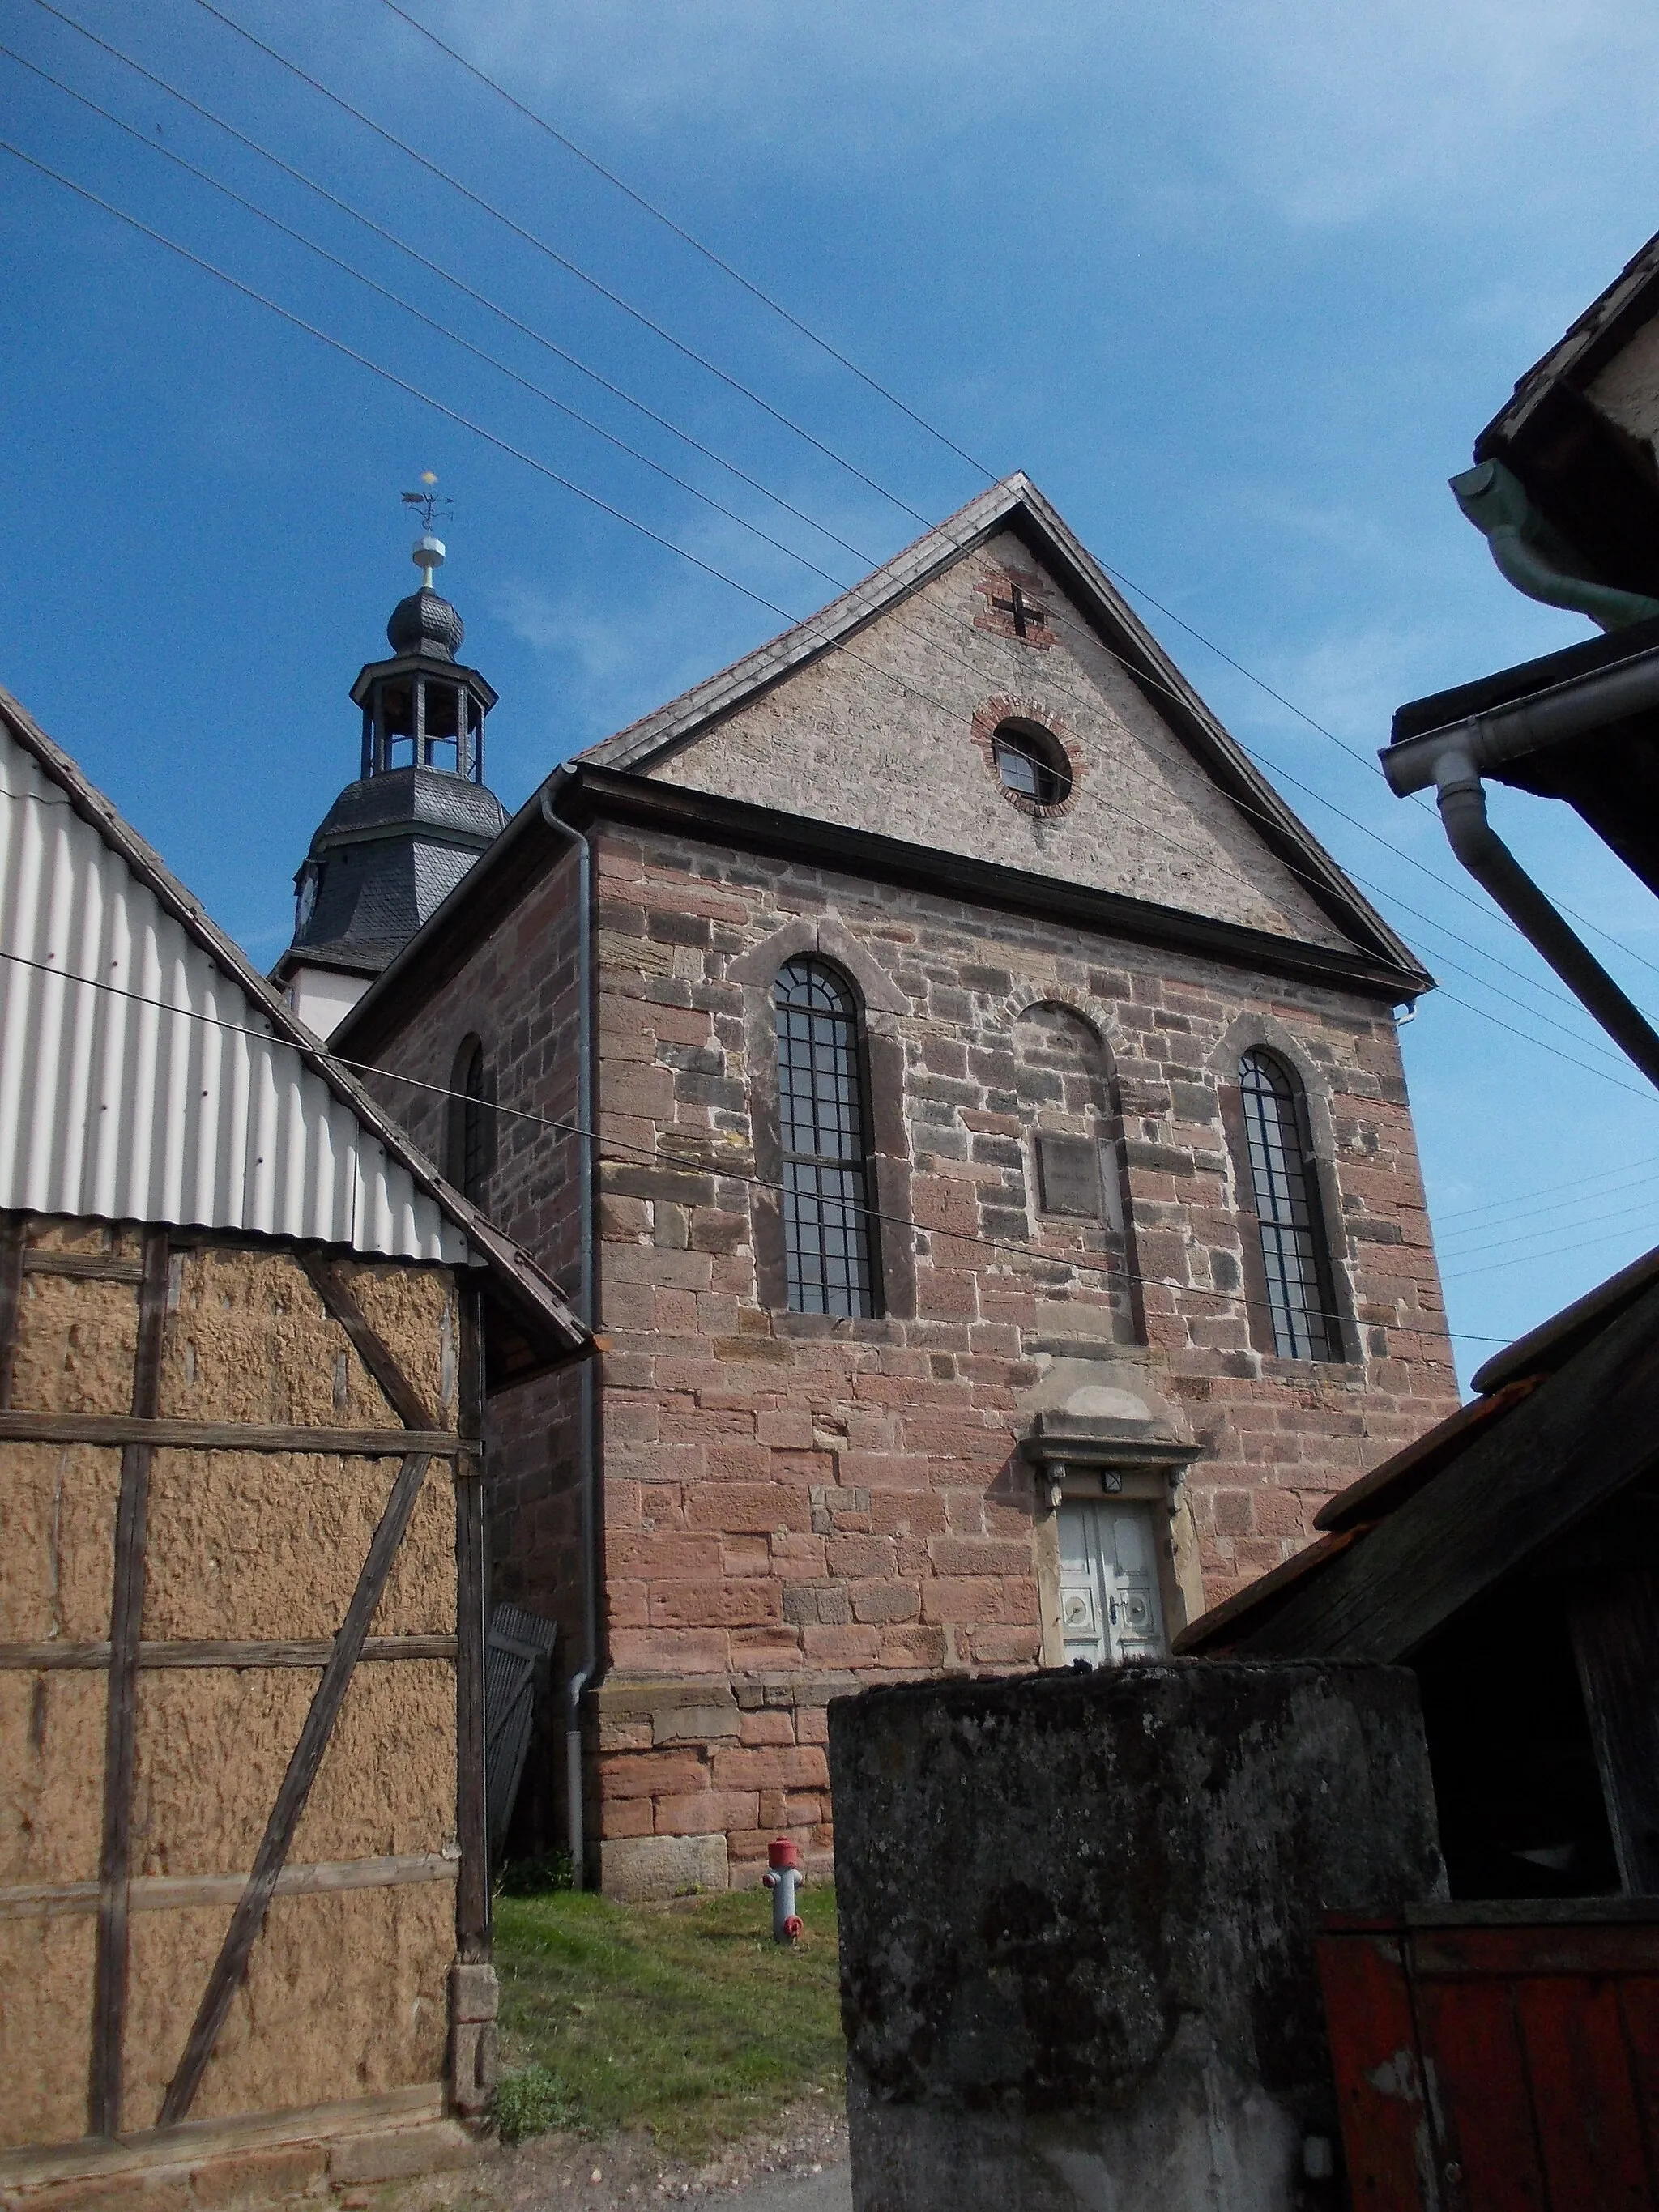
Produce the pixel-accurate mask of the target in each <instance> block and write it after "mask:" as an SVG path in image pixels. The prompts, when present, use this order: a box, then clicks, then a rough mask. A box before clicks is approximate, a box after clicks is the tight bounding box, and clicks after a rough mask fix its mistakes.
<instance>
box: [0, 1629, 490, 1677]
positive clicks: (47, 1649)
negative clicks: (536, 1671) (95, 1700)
mask: <svg viewBox="0 0 1659 2212" xmlns="http://www.w3.org/2000/svg"><path fill="white" fill-rule="evenodd" d="M333 1649H334V1643H333V1639H332V1638H330V1637H316V1638H307V1639H303V1640H299V1641H289V1642H288V1643H286V1644H234V1643H227V1642H222V1641H216V1640H215V1639H214V1638H209V1637H204V1638H200V1639H199V1640H197V1641H196V1642H193V1643H179V1644H140V1645H139V1646H138V1657H137V1665H138V1668H139V1669H140V1671H141V1672H142V1671H143V1669H145V1668H151V1667H325V1666H326V1665H327V1664H328V1656H329V1654H330V1652H331V1651H332V1650H333ZM362 1656H363V1657H364V1658H365V1659H453V1657H454V1656H455V1638H453V1636H370V1637H366V1638H364V1641H363V1651H362ZM109 1661H110V1646H109V1645H108V1644H67V1643H63V1644H59V1643H52V1644H0V1671H9V1672H12V1673H16V1672H19V1671H21V1672H25V1673H28V1674H53V1673H57V1672H58V1671H59V1670H69V1671H77V1672H81V1673H94V1674H95V1673H96V1672H97V1670H98V1669H99V1668H100V1667H107V1666H108V1664H109Z"/></svg>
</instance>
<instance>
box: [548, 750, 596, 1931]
mask: <svg viewBox="0 0 1659 2212" xmlns="http://www.w3.org/2000/svg"><path fill="white" fill-rule="evenodd" d="M556 773H558V774H559V775H574V774H575V770H574V769H573V768H572V767H571V766H570V765H569V763H568V762H567V763H565V764H564V766H563V767H562V768H561V769H558V770H557V771H556ZM551 780H552V779H551V778H549V781H551ZM541 812H542V819H543V821H544V822H545V823H546V824H547V826H548V828H549V829H550V830H551V831H552V832H553V834H554V836H556V837H562V838H563V839H564V841H565V842H566V843H567V844H568V846H569V847H570V848H571V849H572V850H573V851H574V854H575V855H576V912H577V919H576V1121H577V1124H578V1126H579V1127H580V1128H581V1129H582V1130H583V1131H585V1132H586V1134H585V1135H583V1136H582V1137H581V1138H580V1139H578V1141H579V1143H580V1148H581V1149H580V1154H579V1158H580V1163H581V1165H580V1179H579V1182H578V1184H577V1190H578V1202H579V1211H580V1231H579V1234H580V1243H581V1254H580V1271H581V1272H580V1286H579V1289H578V1291H577V1300H576V1304H577V1310H578V1312H579V1313H580V1316H581V1318H582V1319H583V1321H585V1322H586V1324H587V1326H588V1327H589V1328H593V1327H594V1325H595V1322H596V1320H597V1316H596V1314H595V1311H594V1307H595V1304H596V1301H595V1297H594V1266H593V1260H594V1245H593V1152H594V1146H595V1145H596V1144H597V1142H598V1138H597V1135H596V1134H595V1133H594V1121H593V961H592V949H593V948H592V889H593V855H592V848H591V847H590V846H589V844H588V842H587V840H586V837H585V836H583V835H582V833H581V831H580V829H572V828H571V827H570V824H569V823H568V822H562V821H561V820H560V819H559V817H558V816H557V815H556V813H555V812H554V811H553V806H552V802H551V801H550V799H549V797H548V790H547V785H546V784H544V785H543V786H542V795H541ZM594 1364H595V1363H594V1362H593V1361H592V1359H584V1360H583V1361H582V1363H581V1371H580V1381H579V1383H578V1384H577V1389H578V1390H579V1391H580V1401H579V1405H578V1409H577V1417H576V1427H577V1437H576V1451H577V1455H578V1459H579V1462H580V1464H579V1468H578V1480H579V1483H580V1490H581V1537H580V1542H581V1562H582V1565H581V1573H582V1639H583V1651H582V1661H581V1664H580V1667H578V1668H577V1669H576V1670H575V1672H574V1674H572V1675H571V1677H570V1680H569V1681H568V1684H567V1685H566V1696H567V1698H568V1712H567V1714H566V1717H565V1732H564V1774H565V1795H566V1803H567V1806H568V1815H569V1840H570V1865H571V1879H572V1881H574V1884H575V1887H577V1888H578V1889H580V1888H581V1887H582V1886H583V1875H582V1858H583V1854H584V1851H585V1850H586V1836H585V1834H584V1832H583V1819H582V1732H581V1700H582V1692H584V1691H585V1690H586V1687H587V1686H588V1684H589V1682H591V1681H592V1679H593V1675H594V1673H595V1671H596V1669H597V1668H598V1667H599V1579H598V1576H597V1573H596V1571H595V1562H594V1548H595V1535H596V1529H597V1522H598V1513H597V1510H596V1508H597V1500H596V1498H595V1494H594V1492H595V1486H596V1483H597V1479H598V1463H599V1449H598V1438H597V1436H596V1434H595V1431H596V1428H597V1416H598V1411H599V1401H598V1397H597V1395H596V1393H595V1390H594V1387H593V1368H594Z"/></svg>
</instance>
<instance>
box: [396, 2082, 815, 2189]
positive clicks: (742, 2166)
mask: <svg viewBox="0 0 1659 2212" xmlns="http://www.w3.org/2000/svg"><path fill="white" fill-rule="evenodd" d="M364 2202H365V2204H366V2205H368V2206H372V2207H373V2212H653V2208H655V2207H658V2206H666V2205H667V2204H669V2203H688V2204H695V2205H698V2206H701V2207H706V2208H707V2212H852V2202H853V2197H852V2186H851V2183H850V2180H849V2179H848V2168H847V2123H846V2121H845V2119H844V2118H842V2114H841V2112H839V2111H838V2110H837V2109H836V2107H835V2106H832V2105H831V2103H830V2100H829V2099H828V2098H827V2097H824V2098H820V2097H811V2098H808V2099H806V2100H804V2101H803V2102H802V2103H801V2104H799V2105H798V2106H794V2107H793V2109H792V2110H791V2111H789V2112H786V2113H785V2114H783V2116H782V2117H781V2119H780V2120H779V2122H778V2123H777V2124H776V2125H775V2126H774V2127H772V2128H770V2129H769V2130H767V2131H766V2132H765V2133H763V2134H762V2135H758V2136H750V2137H749V2138H748V2139H747V2140H746V2141H744V2142H738V2143H731V2144H728V2145H726V2148H724V2149H723V2150H721V2151H720V2153H719V2154H718V2155H717V2156H715V2157H714V2158H713V2159H712V2160H709V2162H708V2164H706V2165H702V2166H690V2165H684V2164H678V2163H675V2162H672V2161H670V2160H664V2159H662V2158H661V2157H659V2155H658V2154H657V2152H656V2149H655V2148H654V2146H653V2142H652V2141H651V2138H650V2137H649V2136H647V2135H642V2134H641V2135H636V2134H631V2133H630V2134H625V2135H618V2136H610V2137H608V2138H601V2139H595V2138H594V2137H592V2136H571V2135H546V2136H536V2137H535V2138H534V2139H533V2140H532V2141H531V2142H526V2143H521V2144H520V2146H519V2148H517V2149H516V2150H502V2151H499V2152H497V2153H496V2154H495V2156H494V2157H492V2158H490V2159H489V2160H488V2161H487V2162H486V2163H485V2164H484V2165H483V2166H475V2167H473V2168H472V2169H471V2171H470V2172H464V2173H457V2174H446V2175H443V2176H442V2177H434V2179H431V2180H429V2181H425V2182H412V2183H406V2184H404V2185H402V2186H401V2188H400V2189H398V2191H396V2192H395V2193H394V2192H391V2191H385V2190H382V2191H378V2192H374V2193H373V2194H366V2196H365V2198H364Z"/></svg>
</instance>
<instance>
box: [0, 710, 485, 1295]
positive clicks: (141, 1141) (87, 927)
mask: <svg viewBox="0 0 1659 2212" xmlns="http://www.w3.org/2000/svg"><path fill="white" fill-rule="evenodd" d="M302 1034H303V1032H301V1035H302ZM0 1207H14V1208H20V1209H25V1210H27V1211H28V1212H38V1213H71V1214H84V1215H94V1216H97V1217H99V1218H103V1219H106V1220H126V1221H165V1222H174V1223H178V1224H180V1225H191V1226H196V1227H204V1228H212V1229H231V1230H242V1231H253V1232H255V1233H260V1234H264V1235H270V1236H278V1237H302V1238H315V1239H317V1240H319V1242H321V1243H329V1244H337V1245H346V1246H349V1247H350V1248H351V1249H354V1250H356V1251H359V1252H362V1253H365V1254H374V1255H377V1256H380V1257H384V1258H386V1259H404V1260H428V1261H434V1260H436V1261H447V1262H448V1263H450V1264H452V1265H466V1264H468V1263H469V1262H471V1261H474V1260H475V1259H476V1258H477V1256H478V1255H475V1254H474V1253H473V1252H472V1251H471V1249H470V1248H469V1244H468V1240H467V1238H466V1237H465V1234H464V1233H463V1231H462V1230H461V1228H460V1226H459V1224H458V1223H457V1222H456V1221H455V1220H454V1218H453V1214H452V1212H451V1211H450V1209H447V1208H446V1207H445V1206H441V1204H440V1203H439V1201H438V1200H437V1199H436V1198H435V1196H434V1195H433V1194H431V1193H430V1192H429V1191H428V1190H423V1189H422V1188H419V1187H418V1185H417V1182H416V1178H415V1176H414V1175H413V1174H412V1173H411V1172H410V1168H409V1167H408V1166H407V1165H406V1164H404V1162H402V1161H401V1160H399V1159H398V1158H394V1157H393V1156H392V1153H391V1152H389V1150H388V1148H387V1146H386V1143H385V1142H384V1141H383V1140H382V1139H381V1138H380V1136H379V1135H378V1134H377V1133H375V1131H374V1128H373V1127H371V1126H369V1125H368V1123H367V1121H366V1120H365V1118H364V1116H363V1115H362V1114H361V1113H359V1112H358V1111H356V1109H355V1108H354V1106H353V1104H352V1103H351V1102H350V1101H349V1098H347V1097H343V1096H342V1095H341V1085H339V1084H338V1083H337V1082H331V1081H329V1080H326V1079H325V1078H324V1076H323V1075H321V1074H320V1073H318V1072H317V1068H316V1066H315V1065H314V1064H308V1058H307V1054H306V1053H305V1052H304V1051H303V1049H302V1048H301V1046H300V1045H299V1044H298V1043H296V1042H295V1041H293V1040H292V1039H291V1038H290V1037H289V1036H283V1035H281V1034H280V1033H279V1024H278V1019H277V1018H276V1014H275V1012H274V1011H273V1010H272V1009H271V1008H270V1006H268V1005H267V1004H265V1003H264V1002H263V1000H262V996H261V994H259V993H258V990H257V989H255V990H253V991H250V990H249V989H248V988H247V987H246V986H245V985H244V983H243V982H242V981H241V980H240V979H239V977H238V976H237V975H236V974H235V973H234V969H232V967H231V966H230V965H229V964H228V963H227V962H226V961H225V960H224V959H223V958H220V957H215V955H214V953H213V951H210V948H209V946H208V945H206V944H204V941H203V933H202V932H201V930H200V929H198V928H196V927H187V926H186V923H185V920H184V919H182V918H181V917H180V916H179V915H178V914H176V913H173V912H170V911H169V910H168V908H167V906H165V905H164V904H163V902H162V900H161V898H160V897H159V896H157V893H156V890H155V888H154V887H153V886H152V884H150V883H149V882H146V881H145V880H143V878H142V877H141V875H140V874H139V873H138V872H137V871H136V870H135V868H134V867H133V866H131V863H130V861H129V860H128V858H127V857H126V856H125V854H123V853H122V852H121V851H120V850H119V849H118V848H117V847H116V846H115V845H114V844H112V842H111V841H110V840H109V838H108V837H107V836H106V835H105V834H104V833H103V831H102V830H101V829H100V827H99V826H97V824H96V823H94V821H91V820H88V819H87V818H86V815H85V814H84V812H83V811H82V810H81V809H80V808H78V807H77V806H76V805H75V804H74V803H73V800H72V799H71V797H70V793H69V792H67V791H66V790H65V788H64V785H63V783H62V782H61V781H58V780H56V779H55V778H54V777H53V776H52V775H48V774H47V773H46V769H45V768H44V767H43V765H42V763H41V761H40V758H39V757H37V756H36V753H35V752H34V751H33V750H32V749H30V748H27V747H26V746H25V745H24V744H22V743H21V741H20V738H19V736H18V734H17V732H15V730H14V729H13V728H12V727H11V726H10V725H9V722H8V721H7V720H4V719H3V718H0Z"/></svg>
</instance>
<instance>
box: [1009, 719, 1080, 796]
mask: <svg viewBox="0 0 1659 2212" xmlns="http://www.w3.org/2000/svg"><path fill="white" fill-rule="evenodd" d="M991 757H992V759H993V761H994V763H995V764H996V771H997V776H998V779H999V781H1000V783H1001V785H1002V788H1003V792H1004V793H1005V795H1006V797H1007V798H1009V799H1012V800H1013V801H1014V803H1015V805H1017V806H1026V807H1033V808H1036V807H1050V806H1064V805H1065V804H1066V800H1067V799H1069V798H1070V797H1071V795H1072V763H1071V762H1070V761H1069V760H1068V759H1067V757H1066V748H1065V747H1064V745H1062V744H1060V740H1059V738H1057V737H1055V735H1054V732H1053V731H1052V730H1045V729H1044V728H1043V726H1042V723H1041V722H1025V721H1008V722H1000V723H999V724H998V726H997V728H996V732H995V734H994V736H993V738H992V739H991Z"/></svg>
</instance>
